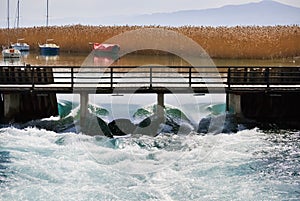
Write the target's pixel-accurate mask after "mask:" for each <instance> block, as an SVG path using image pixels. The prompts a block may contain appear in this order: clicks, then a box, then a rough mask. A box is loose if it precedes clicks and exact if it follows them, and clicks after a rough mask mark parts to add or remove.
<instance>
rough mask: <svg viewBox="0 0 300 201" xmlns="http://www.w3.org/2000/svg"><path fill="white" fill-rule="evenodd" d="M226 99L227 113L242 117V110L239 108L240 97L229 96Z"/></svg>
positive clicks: (237, 95) (236, 95)
mask: <svg viewBox="0 0 300 201" xmlns="http://www.w3.org/2000/svg"><path fill="white" fill-rule="evenodd" d="M228 99H229V100H228V101H229V103H228V106H229V111H230V112H231V113H233V114H235V115H236V116H237V117H243V113H242V108H241V95H239V94H229V97H228Z"/></svg>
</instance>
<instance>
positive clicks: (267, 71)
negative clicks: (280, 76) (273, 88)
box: [265, 67, 270, 88]
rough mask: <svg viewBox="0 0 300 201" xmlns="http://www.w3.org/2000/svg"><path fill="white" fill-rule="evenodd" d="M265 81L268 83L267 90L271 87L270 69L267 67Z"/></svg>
mask: <svg viewBox="0 0 300 201" xmlns="http://www.w3.org/2000/svg"><path fill="white" fill-rule="evenodd" d="M265 80H266V83H267V88H269V87H270V68H269V67H266V73H265Z"/></svg>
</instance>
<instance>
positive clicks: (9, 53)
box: [2, 47, 21, 58]
mask: <svg viewBox="0 0 300 201" xmlns="http://www.w3.org/2000/svg"><path fill="white" fill-rule="evenodd" d="M2 56H3V58H20V57H21V52H20V50H17V49H14V48H11V47H10V48H7V49H4V50H2Z"/></svg>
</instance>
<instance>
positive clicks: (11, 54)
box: [2, 0, 21, 58]
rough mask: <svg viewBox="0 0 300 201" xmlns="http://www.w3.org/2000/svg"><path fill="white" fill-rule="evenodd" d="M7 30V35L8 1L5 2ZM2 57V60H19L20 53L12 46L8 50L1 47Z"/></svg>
mask: <svg viewBox="0 0 300 201" xmlns="http://www.w3.org/2000/svg"><path fill="white" fill-rule="evenodd" d="M7 30H8V33H9V0H7ZM2 48H3V50H2V56H3V58H20V57H21V52H20V50H18V49H14V48H13V47H12V46H9V47H8V48H5V47H2Z"/></svg>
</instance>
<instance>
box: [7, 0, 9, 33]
mask: <svg viewBox="0 0 300 201" xmlns="http://www.w3.org/2000/svg"><path fill="white" fill-rule="evenodd" d="M7 29H9V0H7Z"/></svg>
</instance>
